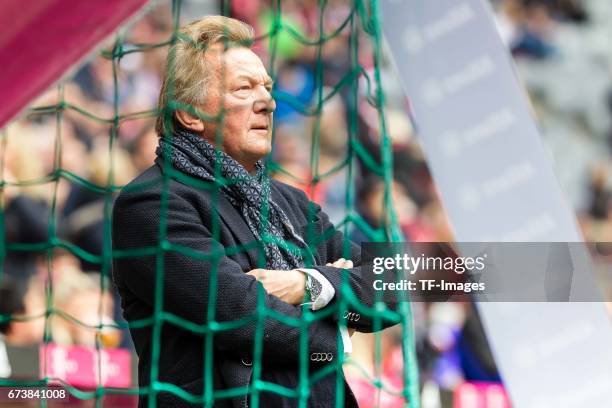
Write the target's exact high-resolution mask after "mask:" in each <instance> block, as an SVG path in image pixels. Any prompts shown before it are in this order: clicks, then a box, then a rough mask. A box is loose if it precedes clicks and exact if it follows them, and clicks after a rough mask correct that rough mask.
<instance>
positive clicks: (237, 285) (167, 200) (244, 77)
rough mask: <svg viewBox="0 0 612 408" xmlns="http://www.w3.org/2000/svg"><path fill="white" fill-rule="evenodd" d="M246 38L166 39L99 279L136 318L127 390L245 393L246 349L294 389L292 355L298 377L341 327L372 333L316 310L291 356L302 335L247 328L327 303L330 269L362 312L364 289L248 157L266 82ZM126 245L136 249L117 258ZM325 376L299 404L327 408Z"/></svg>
mask: <svg viewBox="0 0 612 408" xmlns="http://www.w3.org/2000/svg"><path fill="white" fill-rule="evenodd" d="M252 40H253V31H252V28H251V27H250V26H248V25H246V24H244V23H242V22H240V21H237V20H234V19H230V18H226V17H220V16H211V17H206V18H203V19H201V20H199V21H196V22H193V23H191V24H189V25H187V26H185V27H183V28H182V29H181V30H180V33H179V36H178V40H177V42H176V43H175V44H174V45H173V46H172V48H171V49H170V52H169V58H168V70H167V72H168V73H167V78H166V79H165V82H164V86H163V89H162V91H161V94H160V101H159V107H160V112H161V113H160V115H159V118H158V122H157V132H158V135H159V136H160V146H159V148H158V150H157V156H158V157H157V160H156V163H155V165H153V166H152V167H150V168H149V169H148V170H146V171H145V172H144V173H143V174H141V175H140V176H139V177H138V178H136V179H135V180H134V181H132V182H131V183H130V184H129V185H128V186H127V187H126V188H125V189H124V190H123V191H122V193H121V194H120V196H119V198H118V199H117V201H116V203H115V207H114V210H113V245H114V248H115V251H116V253H115V256H116V259H115V263H114V269H113V275H114V279H115V283H116V286H117V288H118V290H119V293H120V295H121V299H122V307H123V311H124V315H125V317H126V319H127V320H128V321H130V322H136V321H143V324H133V325H132V326H131V334H132V338H133V340H134V344H135V346H136V351H137V353H138V356H139V365H138V368H139V375H138V378H139V384H140V386H141V387H147V386H148V385H149V384H151V383H152V381H158V382H163V383H172V384H175V385H176V386H178V387H180V388H182V389H183V390H185V391H187V392H189V393H191V394H193V395H196V396H202V395H204V398H206V397H207V396H208V397H210V395H212V394H211V392H212V391H213V390H214V391H215V392H217V391H219V390H228V389H232V388H236V387H247V386H249V385H250V384H251V381H252V378H251V377H252V374H253V368H254V367H253V360H254V355H255V354H254V352H255V348H256V344H257V343H260V344H261V348H260V352H261V367H262V371H261V378H262V379H263V380H264V381H267V382H272V383H276V384H280V385H282V386H285V387H287V388H290V389H291V388H292V389H295V388H296V387H297V386H298V381H299V376H298V372H299V367H300V360H305V361H306V364H307V365H308V371H309V372H310V373H312V372H315V371H317V370H318V369H320V368H322V367H325V366H326V365H329V364H335V363H336V362H337V361H338V360H339V358H340V355H341V354H342V352H349V351H350V347H351V344H350V337H349V335H350V334H352V331H354V330H359V331H365V332H367V331H372V322H371V319H368V318H367V317H366V316H360V315H359V314H358V313H356V312H355V311H349V312H347V313H345V314H344V318H343V320H344V321H343V322H338V318H337V317H338V314H337V313H332V314H329V315H328V316H326V317H325V318H321V319H319V320H316V321H314V322H313V323H312V324H310V325H309V326H308V329H307V332H306V333H304V335H305V336H307V353H308V354H307V355H306V356H300V341H301V340H300V338H301V335H300V332H301V331H304V329H300V328H298V327H293V326H290V325H286V324H284V323H281V322H280V321H278V320H277V319H274V318H272V317H267V318H265V322H264V324H263V331H261V332H259V333H261V335H259V334H258V332H257V323H256V321H255V319H254V318H253V317H254V316H255V312H256V311H257V310H258V304H261V305H265V307H266V308H267V309H269V310H271V311H274V312H276V313H278V314H281V315H285V316H289V317H292V318H298V319H299V318H301V317H302V315H303V309H304V307H305V306H304V305H303V303H305V299H306V300H309V302H306V303H308V306H307V307H309V308H310V309H312V310H325V308H326V307H327V308H329V307H331V305H333V304H334V302H335V301H336V300H337V298H338V296H339V294H340V287H341V285H342V273H343V269H348V280H347V282H348V284H350V285H351V287H352V289H353V291H354V293H355V294H356V296H357V297H358V298H359V299H360V300H361V301H362V302H364V303H366V304H368V305H371V304H372V303H373V293H372V288H371V287H370V286H369V285H367V284H366V283H365V281H364V279H362V276H361V272H360V269H359V267H358V264H359V260H360V255H359V250H358V248H357V247H355V246H353V249H352V252H351V259H350V260H348V259H347V260H345V259H343V258H342V244H343V237H342V234H341V233H340V232H339V231H336V230H335V229H334V227H333V225H332V224H331V223H330V222H329V220H328V217H327V216H326V215H325V213H324V212H322V211H321V209H320V207H319V206H317V205H316V204H314V203H312V202H309V200H308V199H307V197H306V195H305V194H304V193H303V192H301V191H299V190H297V189H295V188H292V187H290V186H288V185H285V184H282V183H279V182H276V181H272V180H270V179H269V178H268V176H267V174H266V171H265V169H264V166H263V164H262V162H261V161H260V160H261V159H262V158H263V157H264V156H266V155H267V154H268V153H269V152H270V150H271V134H272V112H273V111H274V108H275V102H274V100H273V99H272V97H271V89H272V80H271V78H270V77H269V76H268V73H267V72H266V69H265V67H264V65H263V64H262V62H261V60H260V59H259V58H258V57H257V55H256V54H255V53H253V52H252V51H251V50H250V48H249V47H250V44H251V42H252ZM171 100H172V101H176V102H178V103H179V105H177V104H176V103H174V104H170V105H169V104H168V102H169V101H171ZM221 181H223V182H221ZM285 243H286V244H285ZM134 249H141V251H139V252H138V253H137V254H133V255H130V254H129V252H128V253H123V254H121V253H120V252H119V251H118V250H120V251H125V250H134ZM353 262H354V263H355V265H356V266H355V267H353ZM261 287H263V289H264V290H261ZM259 297H263V299H259ZM260 302H261V303H260ZM162 311H163V312H165V314H161V312H162ZM317 313H320V312H317ZM170 315H173V316H175V317H176V318H178V319H180V320H176V319H172V320H170V319H169V316H170ZM151 317H154V319H155V320H154V321H153V323H149V324H145V323H144V322H146V319H150V318H151ZM249 317H250V318H252V319H251V320H248V319H249ZM143 319H145V320H143ZM240 319H246V321H244V322H242V324H240V325H235V326H233V327H232V328H231V329H227V328H226V329H225V330H218V331H217V330H215V331H214V332H211V331H205V330H197V329H196V326H194V325H193V323H195V324H197V325H200V327H207V328H209V329H210V328H211V327H210V325H208V324H209V323H210V322H212V321H215V322H220V323H224V322H230V321H236V320H240ZM177 321H180V322H181V323H192V325H190V326H187V324H180V325H179V324H176V322H177ZM345 326H347V327H348V331H347V329H346V327H345ZM213 328H214V327H213ZM209 337H212V340H211V339H209ZM340 345H343V347H339V346H340ZM336 375H342V374H341V372H340V373H339V374H338V373H337V372H336V371H333V372H331V373H330V374H328V375H326V376H324V377H323V378H322V379H321V380H319V381H318V382H316V383H314V384H312V385H311V387H310V395H309V399H308V406H316V407H327V406H333V405H334V402H335V400H336V392H337V386H336ZM339 384H340V385H343V387H344V390H343V392H344V395H345V405H346V406H356V401H355V398H354V396H353V394H352V392H351V391H350V388H349V387H348V386H347V385H346V383H345V382H344V379H343V378H342V379H341V381H340V383H339ZM148 398H155V399H156V402H157V403H158V404H159V405H158V406H163V407H170V406H171V407H183V406H192V405H190V404H188V403H187V402H186V401H185V400H184V399H181V398H180V397H178V396H176V395H174V394H173V393H170V392H167V391H160V390H159V389H151V388H149V389H148V391H143V394H142V395H141V398H140V406H145V405H146V403H147V401H148ZM259 398H260V402H261V404H262V406H264V407H277V406H278V407H292V406H297V404H298V399H296V398H289V397H282V396H281V395H279V394H275V393H271V392H267V391H263V392H261V393H260V394H259ZM248 403H249V399H248V396H247V395H242V396H239V397H235V398H232V399H230V398H228V397H227V396H226V397H225V399H224V398H220V399H215V401H214V405H215V406H220V407H225V406H228V407H229V406H240V407H244V406H247V405H248Z"/></svg>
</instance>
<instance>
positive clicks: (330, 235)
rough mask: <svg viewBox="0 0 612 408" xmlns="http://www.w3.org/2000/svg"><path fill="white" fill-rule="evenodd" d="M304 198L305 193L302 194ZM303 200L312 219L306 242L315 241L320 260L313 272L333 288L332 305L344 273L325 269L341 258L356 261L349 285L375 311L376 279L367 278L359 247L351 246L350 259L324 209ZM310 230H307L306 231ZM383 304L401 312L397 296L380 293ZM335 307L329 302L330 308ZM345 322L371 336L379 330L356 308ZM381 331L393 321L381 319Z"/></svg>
mask: <svg viewBox="0 0 612 408" xmlns="http://www.w3.org/2000/svg"><path fill="white" fill-rule="evenodd" d="M302 194H303V193H302ZM303 200H305V202H306V203H307V204H302V207H303V208H304V211H305V212H306V213H309V214H311V216H310V217H309V218H310V220H311V223H312V224H314V225H312V226H311V227H310V228H309V229H310V231H311V232H312V233H311V234H308V232H306V236H307V238H306V239H307V241H308V240H309V239H310V240H313V239H314V240H315V243H316V246H317V252H318V254H319V256H320V258H321V262H320V263H321V265H317V266H314V269H316V270H318V271H319V272H320V273H321V274H322V275H323V276H325V278H326V279H327V280H328V281H329V282H330V283H331V285H332V286H333V287H334V290H335V292H336V295H335V296H334V299H333V301H337V300H338V299H339V297H340V296H341V293H342V290H341V289H342V280H343V279H342V274H343V273H344V271H343V270H342V269H339V268H334V267H331V266H324V265H325V264H327V263H333V262H335V261H337V260H338V259H340V258H346V259H349V258H350V260H351V261H353V265H354V267H353V268H351V269H348V279H347V283H348V284H349V285H350V288H351V289H352V291H353V294H354V295H355V296H356V297H357V299H358V300H359V302H360V303H361V304H362V305H363V306H366V307H368V308H373V307H374V303H375V300H376V299H377V297H376V296H377V294H376V292H375V290H374V287H373V276H369V275H367V274H368V272H367V271H366V269H365V268H362V265H361V250H360V247H359V245H356V244H355V243H353V242H350V255H349V256H347V255H346V253H345V252H344V248H343V246H344V245H345V237H344V234H343V233H342V232H341V231H339V230H338V229H337V228H335V227H334V225H333V224H332V222H331V221H330V220H329V217H328V216H327V214H325V212H324V211H323V210H322V209H321V207H320V206H319V205H318V204H316V203H314V202H312V201H309V200H308V198H307V197H306V195H305V194H303ZM307 230H308V229H307ZM378 296H379V297H380V298H381V299H380V300H381V301H382V302H384V303H385V304H386V306H387V307H388V308H389V309H390V310H393V311H396V310H397V308H398V301H397V298H396V296H395V294H391V293H384V294H381V293H379V294H378ZM331 304H333V303H332V302H330V305H331ZM333 316H334V317H333V318H334V320H335V321H337V320H338V316H337V314H334V315H333ZM342 319H344V320H345V321H346V324H347V326H348V327H351V328H354V329H356V330H357V331H360V332H365V333H371V332H373V331H374V330H375V327H377V326H376V325H375V323H374V319H373V318H372V317H371V316H368V315H367V314H365V313H361V312H359V311H357V310H356V309H355V308H354V307H353V306H349V307H348V310H347V311H346V312H345V313H343V314H342ZM379 321H380V326H378V327H380V329H384V328H387V327H390V326H393V325H394V324H396V323H394V322H393V321H392V320H387V319H382V318H381V319H379Z"/></svg>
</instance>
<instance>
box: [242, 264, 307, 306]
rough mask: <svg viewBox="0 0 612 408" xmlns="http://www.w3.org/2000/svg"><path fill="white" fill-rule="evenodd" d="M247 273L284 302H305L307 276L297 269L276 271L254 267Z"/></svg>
mask: <svg viewBox="0 0 612 408" xmlns="http://www.w3.org/2000/svg"><path fill="white" fill-rule="evenodd" d="M247 275H251V276H254V277H255V279H257V280H258V281H259V282H261V283H262V285H263V287H264V289H265V290H266V292H268V293H269V294H271V295H274V296H276V297H278V298H280V300H282V301H283V302H286V303H289V304H291V305H299V304H301V303H303V302H304V294H305V292H306V276H305V275H304V273H303V272H300V271H298V270H296V269H292V270H290V271H276V270H271V269H253V270H252V271H250V272H247Z"/></svg>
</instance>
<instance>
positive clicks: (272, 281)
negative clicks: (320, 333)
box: [247, 258, 355, 336]
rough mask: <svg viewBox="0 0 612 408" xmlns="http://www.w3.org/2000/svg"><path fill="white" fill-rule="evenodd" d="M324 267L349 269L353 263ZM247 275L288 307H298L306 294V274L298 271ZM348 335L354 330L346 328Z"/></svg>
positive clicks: (255, 271)
mask: <svg viewBox="0 0 612 408" xmlns="http://www.w3.org/2000/svg"><path fill="white" fill-rule="evenodd" d="M326 266H331V267H334V268H345V269H350V268H352V267H353V261H351V260H347V259H344V258H340V259H338V260H336V261H335V262H330V263H327V265H326ZM247 275H251V276H253V277H255V279H257V280H258V281H259V282H261V284H262V285H263V287H264V289H265V290H266V292H267V293H269V294H270V295H274V296H276V297H278V298H279V299H280V300H282V301H283V302H286V303H289V304H290V305H296V306H297V305H299V304H301V303H302V302H303V300H304V296H305V294H306V273H304V272H303V271H301V270H299V269H292V270H290V271H279V270H270V269H259V268H258V269H253V270H252V271H250V272H247ZM348 332H349V335H350V336H352V335H353V333H354V332H355V329H354V328H350V327H349V328H348Z"/></svg>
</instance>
